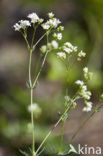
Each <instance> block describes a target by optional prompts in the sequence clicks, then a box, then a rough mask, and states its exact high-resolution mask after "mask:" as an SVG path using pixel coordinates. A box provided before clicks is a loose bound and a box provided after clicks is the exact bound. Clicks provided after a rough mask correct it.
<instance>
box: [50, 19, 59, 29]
mask: <svg viewBox="0 0 103 156" xmlns="http://www.w3.org/2000/svg"><path fill="white" fill-rule="evenodd" d="M47 23H48V24H49V25H51V27H53V28H56V27H57V26H58V25H59V24H60V23H61V22H60V20H59V19H57V18H52V19H49V21H47Z"/></svg>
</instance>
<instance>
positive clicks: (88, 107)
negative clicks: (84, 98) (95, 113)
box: [83, 102, 92, 112]
mask: <svg viewBox="0 0 103 156" xmlns="http://www.w3.org/2000/svg"><path fill="white" fill-rule="evenodd" d="M91 109H92V102H86V106H85V107H84V108H83V111H84V112H89V111H91Z"/></svg>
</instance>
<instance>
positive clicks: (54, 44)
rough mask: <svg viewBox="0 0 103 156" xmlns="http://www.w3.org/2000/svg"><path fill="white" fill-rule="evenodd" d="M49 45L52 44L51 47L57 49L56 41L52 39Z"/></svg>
mask: <svg viewBox="0 0 103 156" xmlns="http://www.w3.org/2000/svg"><path fill="white" fill-rule="evenodd" d="M51 45H52V47H53V48H54V49H57V48H58V42H57V41H55V40H53V41H52V42H51Z"/></svg>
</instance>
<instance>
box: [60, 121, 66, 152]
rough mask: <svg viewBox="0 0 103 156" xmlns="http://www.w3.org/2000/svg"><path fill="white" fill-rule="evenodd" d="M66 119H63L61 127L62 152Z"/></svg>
mask: <svg viewBox="0 0 103 156" xmlns="http://www.w3.org/2000/svg"><path fill="white" fill-rule="evenodd" d="M64 123H65V122H64V121H62V128H61V146H60V152H61V151H62V147H63V135H64Z"/></svg>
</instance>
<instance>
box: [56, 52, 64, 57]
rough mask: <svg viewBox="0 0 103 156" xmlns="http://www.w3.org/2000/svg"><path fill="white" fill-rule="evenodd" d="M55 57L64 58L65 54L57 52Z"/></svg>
mask: <svg viewBox="0 0 103 156" xmlns="http://www.w3.org/2000/svg"><path fill="white" fill-rule="evenodd" d="M57 57H59V58H63V59H66V54H65V53H64V52H58V53H57Z"/></svg>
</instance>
